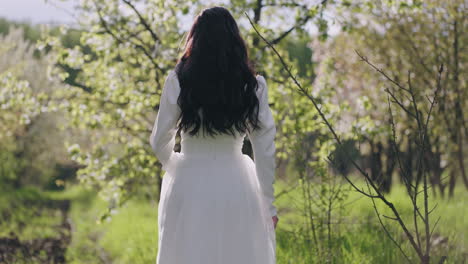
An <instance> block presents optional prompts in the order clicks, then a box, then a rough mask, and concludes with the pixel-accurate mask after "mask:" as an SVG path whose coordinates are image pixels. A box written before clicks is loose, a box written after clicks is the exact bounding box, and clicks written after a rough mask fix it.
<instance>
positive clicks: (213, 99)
mask: <svg viewBox="0 0 468 264" xmlns="http://www.w3.org/2000/svg"><path fill="white" fill-rule="evenodd" d="M175 71H176V73H177V77H178V79H179V84H180V87H181V92H180V95H179V98H178V101H177V103H178V105H179V106H180V108H181V114H180V116H179V120H180V122H179V125H178V128H181V129H183V130H184V131H189V129H191V130H190V131H189V133H190V134H191V135H192V136H193V135H196V134H197V133H198V131H199V130H200V128H203V129H204V130H203V132H205V131H206V132H208V134H209V135H211V136H213V135H216V134H222V133H225V134H232V135H234V132H235V130H237V131H238V132H240V133H245V132H247V131H249V132H250V131H251V130H254V129H257V128H259V127H260V124H259V120H258V111H259V101H258V98H257V96H256V90H257V89H258V83H257V79H256V77H255V75H256V72H255V70H254V69H253V66H252V64H251V62H250V60H249V58H248V51H247V48H246V45H245V42H244V40H243V38H242V37H241V35H240V33H239V28H238V26H237V23H236V21H235V20H234V18H233V17H232V15H231V13H230V12H229V11H228V10H227V9H226V8H224V7H218V6H216V7H211V8H207V9H204V10H203V11H202V12H201V13H200V14H199V15H198V16H197V17H196V18H195V21H194V23H193V25H192V28H191V29H190V31H189V34H188V36H187V41H186V43H185V50H184V53H183V55H182V57H181V58H180V59H179V60H178V62H177V65H176V68H175ZM199 112H200V113H201V114H202V116H200V115H199Z"/></svg>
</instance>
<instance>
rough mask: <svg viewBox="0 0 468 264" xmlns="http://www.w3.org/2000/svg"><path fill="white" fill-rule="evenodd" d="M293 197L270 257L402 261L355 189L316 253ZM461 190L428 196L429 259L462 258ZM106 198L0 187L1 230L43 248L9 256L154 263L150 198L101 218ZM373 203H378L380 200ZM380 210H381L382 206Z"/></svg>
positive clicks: (400, 196)
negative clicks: (430, 201) (53, 247)
mask: <svg viewBox="0 0 468 264" xmlns="http://www.w3.org/2000/svg"><path fill="white" fill-rule="evenodd" d="M276 186H277V188H276V191H277V193H280V192H281V191H282V190H283V189H284V188H286V187H287V186H286V184H285V183H284V182H281V181H279V182H278V183H277V185H276ZM300 197H301V194H300V189H295V190H294V191H291V192H288V193H287V194H284V195H281V196H280V197H279V198H278V199H277V205H278V207H279V217H280V222H279V224H278V226H277V254H278V256H277V260H278V261H277V263H279V264H283V263H307V264H309V263H323V262H324V260H328V261H329V262H330V263H404V258H403V257H402V254H401V253H400V252H399V251H398V250H397V248H396V247H395V246H394V244H393V243H392V242H391V241H390V240H389V239H388V238H387V236H386V235H385V234H384V232H383V231H382V228H381V227H380V226H379V224H378V222H377V218H376V216H375V213H374V211H373V208H372V203H371V202H370V200H368V199H367V198H363V197H362V196H361V195H360V194H358V193H355V192H350V193H349V196H348V197H347V199H346V200H345V201H344V203H343V204H344V206H343V208H342V210H341V211H340V212H341V213H340V216H335V218H334V219H336V221H335V222H334V223H332V230H333V232H332V239H331V242H330V244H329V243H328V240H327V239H326V238H323V240H321V241H323V245H321V247H322V251H321V252H322V253H321V254H322V256H321V257H320V256H318V255H317V251H315V250H314V248H316V247H315V245H313V244H311V241H310V240H307V238H306V237H305V236H304V235H303V234H304V231H303V227H304V224H303V222H304V218H303V217H301V213H300V212H301V210H300V208H299V207H300V206H299V204H300V199H301V198H300ZM390 197H391V200H392V201H393V202H394V203H395V204H397V205H398V206H399V208H400V210H402V212H404V214H405V215H406V216H411V214H410V213H411V208H410V203H409V202H408V201H406V200H405V193H404V190H403V189H402V188H401V187H396V188H395V189H394V191H393V192H392V193H391V195H390ZM467 198H468V195H467V194H466V192H464V191H463V190H461V189H460V190H457V193H456V195H455V197H454V198H453V199H452V200H444V199H435V200H434V201H433V203H435V202H437V203H438V206H437V208H436V210H435V212H434V213H433V214H434V216H433V219H434V220H433V221H435V219H437V217H438V216H441V220H440V222H439V224H438V226H437V228H436V231H435V232H434V245H433V250H434V251H433V252H434V254H433V256H434V257H433V263H438V259H439V258H440V257H442V256H447V262H446V263H465V260H466V258H467V253H468V250H467V248H466V241H467V239H468V237H467V234H468V232H467V231H466V230H468V221H467V220H466V219H467V218H466V216H467V211H466V210H464V209H465V208H464V205H465V203H464V201H466V199H467ZM67 201H69V204H70V207H69V208H68V207H67V206H66V205H67V203H68V202H67ZM106 205H107V204H106V202H105V201H103V200H101V199H100V198H99V197H98V196H97V195H95V193H94V192H92V191H87V190H84V189H82V188H79V187H72V188H69V189H67V190H66V191H65V192H48V193H44V192H39V191H37V190H35V189H23V190H19V191H16V192H9V191H3V192H1V196H0V213H1V215H2V217H3V219H2V221H1V222H0V237H1V238H2V239H5V238H10V239H11V238H15V240H16V241H19V242H20V243H22V244H23V245H27V246H28V247H29V248H33V247H35V248H40V249H42V253H34V254H29V255H28V254H24V252H23V253H21V252H20V250H18V251H17V252H16V256H15V257H13V258H10V261H12V262H11V263H52V262H47V261H52V259H55V260H57V258H60V257H63V258H65V260H66V262H67V263H154V261H155V259H156V254H157V246H158V245H157V243H158V241H157V236H158V234H157V203H156V202H151V201H148V200H147V199H143V198H135V199H132V200H130V201H129V202H128V203H127V204H125V206H124V207H123V208H121V209H119V210H118V211H115V212H113V213H112V214H111V217H110V218H108V219H107V220H104V221H102V222H101V221H100V215H102V213H104V212H105V210H106ZM378 207H379V208H383V207H382V206H381V205H380V204H378ZM382 213H383V214H385V213H386V212H385V210H383V211H382ZM64 215H66V219H65V218H64V217H63V216H64ZM388 222H390V223H392V221H391V220H389V221H386V223H388ZM67 223H68V224H69V226H67ZM389 230H390V231H391V233H392V234H395V237H396V240H397V241H398V242H400V243H402V247H403V249H404V250H406V251H407V252H408V253H409V254H410V255H414V254H411V251H410V248H409V243H407V242H406V240H405V238H404V237H403V235H402V232H401V231H400V230H399V229H398V228H396V226H395V225H392V226H390V228H389ZM322 231H323V230H322ZM323 233H326V232H323ZM12 241H13V240H12ZM47 241H49V244H50V243H52V242H53V241H56V242H57V244H58V245H60V246H58V247H57V248H59V249H60V248H61V249H63V252H62V251H60V250H56V251H53V250H52V251H51V248H50V246H49V247H47V243H46V242H47ZM50 241H52V242H50ZM41 243H42V244H45V245H42V244H41ZM320 243H322V242H320ZM52 244H53V243H52ZM328 249H330V250H328ZM51 252H52V253H51ZM62 253H63V256H61V254H62ZM327 254H328V255H327ZM325 255H326V256H325ZM13 260H14V261H13ZM7 263H8V262H7Z"/></svg>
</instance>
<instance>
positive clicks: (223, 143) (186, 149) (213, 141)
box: [180, 130, 245, 157]
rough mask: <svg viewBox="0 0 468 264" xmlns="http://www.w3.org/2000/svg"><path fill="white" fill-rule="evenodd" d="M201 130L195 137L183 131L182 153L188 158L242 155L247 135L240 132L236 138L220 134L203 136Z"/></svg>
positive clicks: (236, 134)
mask: <svg viewBox="0 0 468 264" xmlns="http://www.w3.org/2000/svg"><path fill="white" fill-rule="evenodd" d="M201 132H202V131H201V130H200V131H199V133H198V134H197V135H195V136H192V135H190V134H189V133H188V132H185V131H183V130H182V132H181V142H180V144H181V153H183V154H184V155H188V156H210V157H216V156H220V155H235V154H242V145H243V143H244V137H245V134H244V135H242V134H240V133H238V132H236V133H235V136H233V135H229V134H218V135H214V136H213V137H212V136H209V135H206V136H203V134H202V133H201Z"/></svg>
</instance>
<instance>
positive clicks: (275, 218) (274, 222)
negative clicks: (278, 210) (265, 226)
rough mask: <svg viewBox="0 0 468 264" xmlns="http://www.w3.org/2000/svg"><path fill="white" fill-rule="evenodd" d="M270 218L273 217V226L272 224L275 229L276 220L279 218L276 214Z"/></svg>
mask: <svg viewBox="0 0 468 264" xmlns="http://www.w3.org/2000/svg"><path fill="white" fill-rule="evenodd" d="M271 219H273V226H274V227H275V229H276V224H277V223H278V220H279V219H278V216H277V215H275V216H273V217H272V218H271Z"/></svg>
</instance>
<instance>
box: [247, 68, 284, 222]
mask: <svg viewBox="0 0 468 264" xmlns="http://www.w3.org/2000/svg"><path fill="white" fill-rule="evenodd" d="M257 81H258V85H259V90H258V91H257V94H258V99H259V101H260V106H259V120H260V126H261V127H262V128H261V129H259V130H258V129H256V130H254V131H252V133H247V135H248V137H249V139H250V142H251V143H252V149H253V154H254V161H255V170H256V172H257V177H258V179H259V183H260V187H261V190H262V193H263V196H264V197H265V199H266V201H267V202H268V206H269V208H268V210H269V212H270V215H271V216H275V215H276V214H277V210H276V207H275V205H274V204H273V202H274V201H275V196H274V187H273V183H274V182H275V169H276V161H275V151H276V148H275V135H276V126H275V121H274V119H273V115H272V113H271V109H270V106H269V105H268V87H267V84H266V81H265V78H264V77H263V76H261V75H258V76H257Z"/></svg>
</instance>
